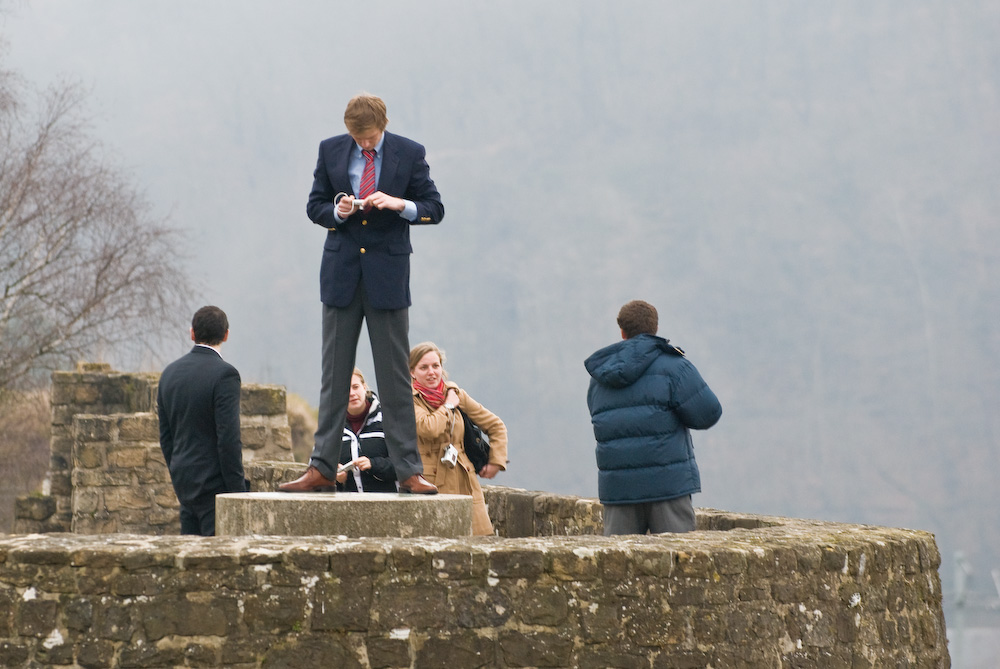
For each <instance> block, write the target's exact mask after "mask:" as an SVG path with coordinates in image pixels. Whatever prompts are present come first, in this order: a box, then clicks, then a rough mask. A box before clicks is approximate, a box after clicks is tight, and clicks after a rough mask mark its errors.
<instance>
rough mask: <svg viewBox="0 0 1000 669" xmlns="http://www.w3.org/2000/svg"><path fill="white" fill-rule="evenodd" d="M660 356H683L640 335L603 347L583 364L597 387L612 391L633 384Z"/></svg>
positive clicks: (664, 341) (658, 340)
mask: <svg viewBox="0 0 1000 669" xmlns="http://www.w3.org/2000/svg"><path fill="white" fill-rule="evenodd" d="M663 353H671V354H673V355H684V354H683V352H682V351H681V350H680V349H678V348H676V347H674V346H671V345H670V342H669V340H667V339H664V338H663V337H657V336H656V335H649V334H641V335H636V336H635V337H632V338H631V339H625V340H622V341H619V342H615V343H614V344H612V345H611V346H605V347H604V348H602V349H601V350H599V351H597V352H595V353H594V354H593V355H591V356H590V357H589V358H587V360H586V361H585V362H584V363H583V364H584V365H585V366H586V367H587V371H588V372H590V375H591V376H592V377H594V380H595V381H597V382H598V383H600V384H602V385H605V386H610V387H612V388H625V387H626V386H630V385H632V384H633V383H635V382H636V380H638V379H639V377H641V376H642V375H643V373H645V371H646V369H647V368H648V367H649V366H650V365H651V364H653V361H654V360H656V359H657V358H658V357H659V356H661V355H662V354H663Z"/></svg>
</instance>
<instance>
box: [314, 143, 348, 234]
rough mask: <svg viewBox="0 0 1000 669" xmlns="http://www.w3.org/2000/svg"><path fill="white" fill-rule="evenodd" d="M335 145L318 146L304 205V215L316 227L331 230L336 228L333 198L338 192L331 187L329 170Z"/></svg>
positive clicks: (345, 168) (345, 167) (345, 170)
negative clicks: (310, 188) (307, 199)
mask: <svg viewBox="0 0 1000 669" xmlns="http://www.w3.org/2000/svg"><path fill="white" fill-rule="evenodd" d="M336 146H337V143H336V142H333V141H332V140H327V141H324V142H322V143H320V145H319V157H318V158H317V159H316V169H315V170H314V171H313V185H312V190H311V191H310V192H309V201H308V203H307V204H306V215H307V216H308V217H309V220H311V221H312V222H313V223H315V224H316V225H320V226H322V227H324V228H328V229H333V228H336V227H337V218H336V214H335V212H336V209H337V208H336V206H334V204H333V198H334V197H336V195H337V193H338V192H339V191H338V190H337V189H336V187H335V186H334V185H333V179H332V178H331V175H330V172H329V169H330V167H329V166H330V165H331V161H333V160H334V157H335V156H336V153H337V151H336V148H335V147H336ZM343 168H344V174H345V175H346V173H347V165H346V163H345V164H344V165H343Z"/></svg>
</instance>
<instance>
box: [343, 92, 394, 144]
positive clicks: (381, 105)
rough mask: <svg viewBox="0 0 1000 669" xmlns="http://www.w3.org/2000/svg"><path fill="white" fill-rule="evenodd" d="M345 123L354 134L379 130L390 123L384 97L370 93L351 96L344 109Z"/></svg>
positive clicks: (348, 130)
mask: <svg viewBox="0 0 1000 669" xmlns="http://www.w3.org/2000/svg"><path fill="white" fill-rule="evenodd" d="M344 125H346V126H347V132H349V133H350V134H351V135H352V136H358V135H363V134H365V133H366V132H370V131H372V130H378V131H379V132H381V131H383V130H385V127H386V126H387V125H389V117H388V116H386V113H385V102H383V101H382V98H380V97H378V96H376V95H371V94H369V93H361V94H360V95H355V96H354V97H353V98H351V100H350V102H348V103H347V110H346V111H344Z"/></svg>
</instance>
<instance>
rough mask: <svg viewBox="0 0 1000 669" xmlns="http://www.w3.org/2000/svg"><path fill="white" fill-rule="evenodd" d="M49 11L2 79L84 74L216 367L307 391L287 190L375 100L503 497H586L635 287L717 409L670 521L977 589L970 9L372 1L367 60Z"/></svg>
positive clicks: (992, 106) (976, 27)
mask: <svg viewBox="0 0 1000 669" xmlns="http://www.w3.org/2000/svg"><path fill="white" fill-rule="evenodd" d="M54 5H55V7H54V8H53V7H52V6H45V5H41V6H38V5H31V4H29V5H28V6H27V7H25V8H23V9H20V10H19V11H18V15H17V16H16V17H13V18H10V19H8V21H7V24H6V26H5V27H4V33H5V35H6V36H7V37H8V39H9V41H10V47H11V48H10V49H9V52H8V60H9V61H10V67H13V68H17V69H19V70H20V71H22V73H23V74H25V75H27V76H29V77H30V78H32V79H35V80H40V82H44V81H48V80H52V79H53V78H55V77H56V76H57V75H60V74H66V73H69V74H72V75H73V76H75V77H79V78H81V79H83V80H84V81H85V82H88V83H92V84H93V97H94V100H95V105H96V107H97V114H96V120H95V123H96V127H97V129H98V132H99V134H100V136H101V137H102V138H103V139H104V140H105V141H107V142H108V143H109V144H110V145H111V146H113V147H114V148H115V149H116V151H117V152H118V153H119V154H120V155H121V157H122V160H123V161H124V162H125V163H126V164H127V165H128V166H130V167H131V168H133V169H134V171H135V174H136V178H137V180H138V181H139V182H140V183H143V184H147V185H148V192H149V195H150V197H151V199H152V200H153V201H154V202H155V203H156V204H157V207H158V208H160V209H162V211H163V212H164V213H165V214H169V215H170V216H171V218H172V220H173V221H174V222H175V223H176V224H177V225H179V226H182V227H184V228H185V229H187V230H188V231H189V239H190V243H191V247H192V250H193V253H194V257H195V262H194V263H193V268H192V272H193V274H195V275H196V276H197V277H198V278H199V279H200V280H201V281H202V283H203V285H204V286H205V289H204V299H205V300H206V301H210V302H214V303H218V304H219V305H220V306H223V307H224V308H226V309H227V311H228V312H229V315H230V320H231V322H232V323H233V335H232V338H231V342H230V343H229V344H227V358H228V359H230V360H232V361H233V362H234V364H236V365H237V367H239V368H240V369H241V371H242V372H243V377H244V380H248V381H261V382H276V383H284V384H287V385H288V386H289V388H290V389H291V390H292V391H294V392H297V393H300V394H302V395H304V396H306V397H308V398H311V400H312V401H314V402H315V401H316V399H317V398H318V390H319V377H318V374H319V371H318V370H319V358H320V349H319V346H320V337H319V331H320V306H319V302H318V282H317V275H318V267H319V260H320V250H321V245H322V239H323V231H322V230H320V229H318V228H316V227H315V226H313V225H312V224H311V223H310V222H309V221H308V220H307V219H306V217H305V202H306V197H307V195H308V192H309V188H310V185H311V175H312V169H313V167H314V165H315V159H316V148H317V146H318V143H319V141H320V140H321V139H323V138H325V137H328V136H331V135H333V134H338V133H340V132H342V131H343V126H342V122H341V117H342V112H343V107H344V104H345V103H346V101H347V99H348V98H349V97H350V96H351V95H353V94H354V93H356V92H358V91H359V90H369V91H371V92H373V93H376V94H379V95H381V96H383V97H384V98H385V99H386V101H387V103H388V106H389V118H390V126H389V129H390V130H392V131H394V132H397V133H400V134H403V135H406V136H409V137H412V138H414V139H416V140H418V141H420V142H422V143H424V144H425V145H426V146H427V149H428V161H429V163H430V165H431V174H432V176H433V177H434V178H435V180H436V181H437V184H438V187H439V189H440V190H441V193H442V196H443V200H444V203H445V207H446V215H445V219H444V221H443V222H442V224H441V225H440V226H436V227H430V228H428V227H421V228H418V229H414V230H413V235H412V237H413V245H414V249H415V253H414V256H413V266H412V292H413V299H414V305H413V308H412V309H411V310H410V322H411V334H410V340H411V343H417V342H419V341H422V340H425V339H432V340H434V341H436V342H437V343H438V344H440V345H441V346H442V347H443V348H445V350H446V351H447V352H448V354H449V361H448V364H447V367H448V368H449V370H450V372H451V376H452V378H453V379H454V380H456V381H457V382H458V383H460V384H461V385H462V386H463V387H465V388H466V389H467V390H468V391H469V392H470V393H471V394H472V395H473V396H474V397H475V398H476V399H478V400H480V401H482V402H483V403H484V404H486V405H487V406H488V407H489V408H490V409H492V410H494V411H495V412H496V413H498V414H499V415H500V416H501V417H503V418H504V420H505V421H506V422H507V424H508V428H509V430H510V434H511V445H510V454H511V460H512V462H511V467H510V470H509V472H508V473H506V474H504V475H502V476H501V478H500V479H498V482H500V483H502V484H507V485H513V486H518V487H526V488H532V489H545V490H551V491H554V492H561V493H572V494H579V495H585V496H593V495H596V472H595V465H594V459H593V438H592V433H591V431H590V425H589V417H588V415H587V410H586V403H585V393H586V387H587V382H588V377H587V375H586V372H585V370H584V368H583V360H584V358H586V356H587V355H589V354H590V353H591V352H593V351H594V350H595V349H597V348H599V347H601V346H604V345H606V344H609V343H611V342H612V341H614V340H615V338H616V337H618V329H617V326H616V325H615V322H614V318H615V315H616V313H617V310H618V308H619V307H620V305H621V304H622V303H624V302H625V301H627V300H630V299H633V298H641V299H645V300H648V301H649V302H651V303H653V304H654V305H656V306H657V307H658V308H659V310H660V320H661V332H660V334H662V335H663V336H665V337H668V338H670V339H671V340H672V341H673V342H674V343H676V344H678V345H679V346H681V347H683V348H684V349H685V350H686V351H687V353H688V356H689V358H690V359H691V360H692V362H694V364H695V365H696V366H697V367H698V368H699V370H700V371H701V373H702V375H703V376H704V377H705V379H706V380H707V381H708V383H709V384H710V385H711V386H712V387H713V389H714V390H715V391H716V393H717V394H718V395H719V397H720V399H721V401H722V403H723V408H724V414H723V417H722V420H721V422H720V423H719V425H718V426H717V427H715V428H713V429H712V430H710V431H708V432H706V433H700V434H697V435H695V446H696V451H697V454H698V459H699V463H700V465H701V469H702V479H703V485H704V492H703V494H701V495H699V496H697V497H696V498H695V504H696V505H698V506H712V507H717V508H725V509H734V510H740V511H747V512H761V513H776V514H786V515H794V516H803V517H821V518H830V519H836V520H843V521H856V522H864V523H873V524H883V525H891V526H905V527H914V528H921V529H927V530H930V531H933V532H935V533H936V534H937V537H938V541H939V546H940V548H941V550H942V556H943V558H944V560H945V567H944V568H942V576H943V578H944V579H945V582H946V584H948V583H949V582H950V578H951V570H950V568H948V564H949V561H950V559H951V555H952V553H953V552H954V551H955V550H957V549H959V548H961V549H963V550H964V551H965V552H966V553H967V554H968V555H969V556H970V559H971V561H972V563H973V565H974V566H975V568H976V569H977V570H978V571H977V573H978V575H979V576H978V577H977V578H978V581H976V585H977V586H978V587H989V584H988V578H987V577H986V576H985V574H986V573H987V572H988V571H989V569H991V568H996V567H1000V531H998V528H1000V492H998V489H1000V486H998V485H997V475H996V471H997V462H998V460H1000V446H998V432H1000V422H998V421H1000V419H998V418H997V411H996V410H995V407H994V405H995V404H997V402H998V400H1000V364H998V363H1000V335H998V333H997V323H998V322H1000V295H998V292H1000V276H998V273H1000V269H998V268H1000V264H998V263H997V255H998V252H1000V225H998V223H1000V221H998V218H1000V195H998V188H997V183H998V181H1000V157H998V151H997V148H998V146H1000V141H998V140H1000V136H998V135H1000V47H998V45H997V41H996V39H995V35H996V34H998V33H1000V9H998V8H997V7H996V5H995V4H990V3H984V2H962V3H957V4H956V3H951V2H944V1H932V2H926V3H920V4H919V5H914V4H912V3H906V2H901V1H893V2H883V3H876V4H872V3H861V2H850V3H836V4H835V5H832V6H827V5H814V4H802V3H795V2H762V3H744V2H735V1H727V2H721V1H720V2H709V3H697V4H691V3H678V2H634V3H613V4H612V3H604V2H596V1H595V0H585V1H584V2H578V3H533V2H511V3H500V4H492V5H482V4H479V3H454V2H447V1H444V0H436V1H433V2H428V3H421V4H420V5H419V6H417V5H411V4H408V3H403V2H398V1H396V2H387V3H380V4H379V6H378V7H377V8H370V9H366V10H365V11H366V12H367V14H364V15H363V16H359V17H358V18H357V19H356V21H358V22H360V23H359V24H358V25H361V24H363V23H364V21H367V22H369V23H370V24H371V25H377V26H379V31H380V37H381V44H380V47H379V49H378V50H377V51H376V52H375V53H373V54H369V55H367V56H363V55H362V53H361V52H360V51H359V47H358V40H357V39H345V38H343V36H342V35H340V36H339V38H338V34H337V33H335V31H334V29H333V26H334V23H335V19H336V18H339V17H336V16H331V11H330V7H329V6H328V5H326V4H325V3H318V2H295V3H290V4H289V5H287V6H284V5H283V6H282V8H281V9H275V8H273V7H271V6H270V5H269V4H265V3H261V2H248V3H239V4H234V3H226V2H222V3H217V4H216V3H213V4H211V5H208V6H201V5H179V6H176V5H173V4H171V5H169V8H168V6H167V5H150V6H143V7H142V8H133V7H132V6H130V5H129V4H128V3H89V2H86V3H76V4H74V3H62V4H60V3H54ZM236 8H238V11H237V9H236ZM318 17H323V19H324V20H318ZM327 19H328V20H327ZM362 19H363V21H362ZM352 20H355V19H354V18H353V17H352ZM78 26H86V27H87V29H86V30H79V29H78ZM55 44H58V45H59V47H60V48H58V49H54V48H52V47H53V45H55ZM185 345H186V342H185V339H184V337H183V333H179V336H178V340H177V346H176V348H175V349H173V350H170V351H164V352H162V356H161V357H162V358H163V359H168V358H170V357H172V356H174V355H177V354H179V353H180V352H181V351H183V350H184V347H185ZM364 348H365V347H363V349H364ZM359 363H360V364H361V365H362V367H363V368H364V369H365V371H366V372H369V371H370V369H371V365H370V359H369V358H368V353H367V350H363V351H362V354H361V356H360V358H359ZM147 364H148V365H150V366H154V367H155V366H157V365H160V364H162V360H156V361H149V362H147Z"/></svg>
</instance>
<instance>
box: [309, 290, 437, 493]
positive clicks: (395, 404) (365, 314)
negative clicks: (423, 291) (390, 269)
mask: <svg viewBox="0 0 1000 669" xmlns="http://www.w3.org/2000/svg"><path fill="white" fill-rule="evenodd" d="M365 320H367V322H368V338H369V340H370V341H371V345H372V358H373V359H374V362H375V378H376V380H377V381H378V398H379V402H381V404H382V428H383V431H384V432H385V445H386V448H387V449H388V451H389V459H390V460H392V466H393V468H394V469H395V470H396V480H397V481H405V480H406V479H408V478H409V477H411V476H413V475H414V474H422V473H423V471H424V467H423V463H422V462H421V460H420V451H419V450H417V423H416V419H415V418H414V415H413V386H412V385H411V380H410V365H409V361H410V342H409V330H410V319H409V313H408V310H407V309H375V308H374V307H372V306H371V305H370V304H368V299H367V296H366V294H365V289H364V282H361V283H359V285H358V289H357V291H356V292H355V294H354V299H353V300H351V303H350V304H349V305H347V306H346V307H342V308H341V307H331V306H329V305H326V304H324V305H323V360H322V368H321V374H322V377H323V378H322V385H321V387H320V393H319V424H318V426H317V428H316V445H315V447H314V448H313V452H312V454H311V455H310V459H309V464H311V465H312V466H313V467H316V469H318V470H319V471H320V473H321V474H323V476H325V477H326V478H328V479H330V480H331V481H332V480H333V479H334V477H335V476H336V471H337V465H338V463H339V462H340V445H341V442H342V438H343V435H344V425H345V423H346V420H347V401H348V395H349V394H350V390H351V377H352V376H353V374H354V362H355V359H356V357H357V353H358V339H359V338H360V337H361V323H362V321H365Z"/></svg>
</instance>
